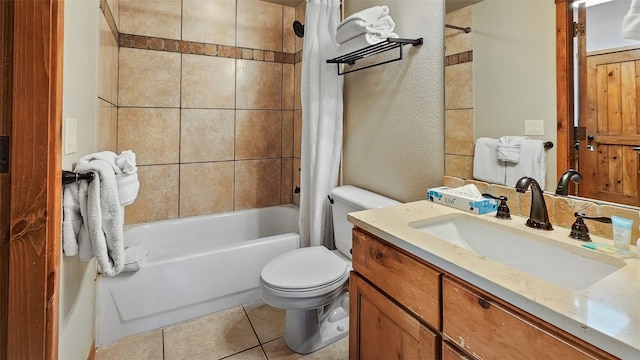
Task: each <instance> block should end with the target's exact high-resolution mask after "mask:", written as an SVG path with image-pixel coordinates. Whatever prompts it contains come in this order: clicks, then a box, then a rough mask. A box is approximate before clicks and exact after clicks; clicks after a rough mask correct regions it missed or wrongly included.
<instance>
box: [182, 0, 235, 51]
mask: <svg viewBox="0 0 640 360" xmlns="http://www.w3.org/2000/svg"><path fill="white" fill-rule="evenodd" d="M182 40H189V41H198V42H205V43H211V44H219V45H229V46H235V45H236V0H215V1H203V0H183V2H182Z"/></svg>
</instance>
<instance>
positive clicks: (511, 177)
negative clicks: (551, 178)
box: [506, 139, 547, 189]
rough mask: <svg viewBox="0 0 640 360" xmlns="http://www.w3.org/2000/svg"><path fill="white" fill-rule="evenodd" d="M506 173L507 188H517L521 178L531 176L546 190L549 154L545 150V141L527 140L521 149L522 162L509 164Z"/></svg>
mask: <svg viewBox="0 0 640 360" xmlns="http://www.w3.org/2000/svg"><path fill="white" fill-rule="evenodd" d="M506 172H507V177H506V179H507V182H506V185H507V186H515V185H516V182H518V180H519V179H520V178H521V177H523V176H530V177H532V178H534V179H535V180H536V181H537V182H538V184H540V187H541V188H542V189H544V182H545V177H546V176H547V154H546V152H545V150H544V141H542V140H533V139H525V140H524V141H523V142H522V146H521V147H520V162H518V163H517V164H513V163H507V169H506Z"/></svg>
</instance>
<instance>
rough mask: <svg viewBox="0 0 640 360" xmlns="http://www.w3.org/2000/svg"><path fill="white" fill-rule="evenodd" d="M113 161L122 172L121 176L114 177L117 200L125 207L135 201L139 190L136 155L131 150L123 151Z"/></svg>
mask: <svg viewBox="0 0 640 360" xmlns="http://www.w3.org/2000/svg"><path fill="white" fill-rule="evenodd" d="M115 161H116V165H117V166H118V168H120V170H122V174H117V175H116V181H117V184H118V198H119V199H120V205H122V206H127V205H130V204H132V203H133V202H134V201H135V200H136V198H137V197H138V191H139V190H140V182H139V181H138V167H137V166H136V154H135V153H134V152H133V151H131V150H125V151H123V152H121V153H120V155H118V156H117V157H116V160H115Z"/></svg>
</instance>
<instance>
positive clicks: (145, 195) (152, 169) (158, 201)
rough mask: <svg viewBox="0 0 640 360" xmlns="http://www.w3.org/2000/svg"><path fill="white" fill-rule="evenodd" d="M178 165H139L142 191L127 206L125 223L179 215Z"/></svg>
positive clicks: (171, 217) (170, 217) (163, 218)
mask: <svg viewBox="0 0 640 360" xmlns="http://www.w3.org/2000/svg"><path fill="white" fill-rule="evenodd" d="M178 174H179V169H178V165H177V164H176V165H153V166H138V179H139V181H140V191H139V192H138V197H137V199H136V201H135V202H134V203H133V204H131V205H129V206H127V207H125V211H124V213H125V223H126V224H137V223H143V222H150V221H157V220H165V219H173V218H176V217H178V187H179V179H178Z"/></svg>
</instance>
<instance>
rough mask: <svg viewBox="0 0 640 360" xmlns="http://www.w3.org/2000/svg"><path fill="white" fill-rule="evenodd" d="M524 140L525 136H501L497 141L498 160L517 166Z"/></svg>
mask: <svg viewBox="0 0 640 360" xmlns="http://www.w3.org/2000/svg"><path fill="white" fill-rule="evenodd" d="M524 139H526V137H525V136H502V137H501V138H500V139H498V160H501V161H506V162H510V163H514V164H517V163H518V162H519V161H520V146H521V145H522V142H523V141H524Z"/></svg>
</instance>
